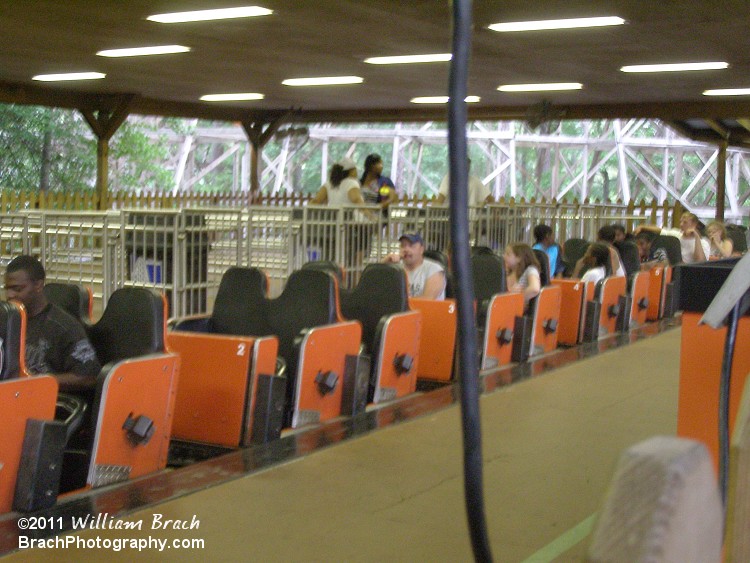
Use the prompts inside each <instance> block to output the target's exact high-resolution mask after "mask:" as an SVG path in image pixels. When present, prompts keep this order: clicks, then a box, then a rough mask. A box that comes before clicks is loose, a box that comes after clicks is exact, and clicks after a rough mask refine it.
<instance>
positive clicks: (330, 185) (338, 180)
mask: <svg viewBox="0 0 750 563" xmlns="http://www.w3.org/2000/svg"><path fill="white" fill-rule="evenodd" d="M310 204H311V205H322V204H326V205H328V206H329V207H346V206H353V205H357V206H359V205H362V206H363V205H365V201H364V199H363V198H362V192H361V190H360V186H359V181H358V180H357V165H356V164H355V162H354V161H353V160H352V159H351V158H342V159H341V160H339V161H338V162H337V163H336V164H334V165H333V166H332V167H331V172H330V175H329V179H328V181H327V182H326V183H325V184H323V185H322V186H321V187H320V190H318V193H317V194H315V197H313V198H312V199H311V200H310ZM376 218H377V217H376V216H375V214H374V213H373V212H372V211H370V210H369V209H363V210H362V211H359V210H355V211H354V213H353V214H352V219H353V221H354V222H353V224H348V225H346V230H345V234H346V237H345V242H346V249H345V253H346V265H347V267H354V268H359V267H360V266H361V265H362V263H363V261H364V257H365V256H366V255H367V254H369V252H370V239H371V236H372V229H373V227H372V221H374V220H375V219H376Z"/></svg>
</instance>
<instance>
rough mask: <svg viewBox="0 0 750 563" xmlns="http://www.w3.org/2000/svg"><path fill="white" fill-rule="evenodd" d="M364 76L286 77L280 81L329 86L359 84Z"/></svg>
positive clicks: (287, 84) (288, 83)
mask: <svg viewBox="0 0 750 563" xmlns="http://www.w3.org/2000/svg"><path fill="white" fill-rule="evenodd" d="M362 82H364V78H362V77H360V76H319V77H317V78H287V79H286V80H284V81H283V82H282V84H283V85H284V86H329V85H336V84H361V83H362Z"/></svg>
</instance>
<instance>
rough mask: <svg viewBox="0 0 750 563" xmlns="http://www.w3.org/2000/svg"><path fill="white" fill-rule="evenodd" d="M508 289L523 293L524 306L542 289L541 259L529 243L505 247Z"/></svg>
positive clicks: (504, 256)
mask: <svg viewBox="0 0 750 563" xmlns="http://www.w3.org/2000/svg"><path fill="white" fill-rule="evenodd" d="M503 258H504V259H505V269H506V271H507V273H508V291H513V292H516V293H523V303H524V307H526V306H528V304H529V301H531V300H532V299H534V297H536V296H537V295H539V292H540V291H541V290H542V281H541V276H540V275H539V270H540V269H541V268H540V266H539V261H538V260H537V259H536V256H534V251H533V250H532V249H531V247H530V246H529V245H528V244H525V243H522V242H517V243H515V244H509V245H508V246H507V247H506V248H505V254H503Z"/></svg>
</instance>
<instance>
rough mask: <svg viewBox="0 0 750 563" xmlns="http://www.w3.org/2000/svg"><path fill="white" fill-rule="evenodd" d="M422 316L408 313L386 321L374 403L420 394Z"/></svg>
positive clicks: (380, 342)
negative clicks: (418, 374) (417, 392)
mask: <svg viewBox="0 0 750 563" xmlns="http://www.w3.org/2000/svg"><path fill="white" fill-rule="evenodd" d="M421 335H422V312H421V311H405V312H403V313H395V314H393V315H390V316H388V317H385V318H384V319H383V321H382V330H381V337H380V338H379V339H378V349H377V350H373V351H372V355H373V358H377V359H376V363H375V369H376V371H375V381H374V383H375V392H374V396H373V403H376V404H377V403H380V402H382V401H389V400H391V399H397V398H400V397H404V396H406V395H408V394H410V393H414V391H416V390H417V373H419V346H420V341H421Z"/></svg>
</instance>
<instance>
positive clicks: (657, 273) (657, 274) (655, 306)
mask: <svg viewBox="0 0 750 563" xmlns="http://www.w3.org/2000/svg"><path fill="white" fill-rule="evenodd" d="M648 274H649V279H648V309H647V310H646V319H647V320H649V321H658V320H659V319H660V318H661V304H662V296H663V295H664V285H665V283H664V274H665V269H664V266H654V267H653V268H651V269H650V270H649V271H648Z"/></svg>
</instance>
